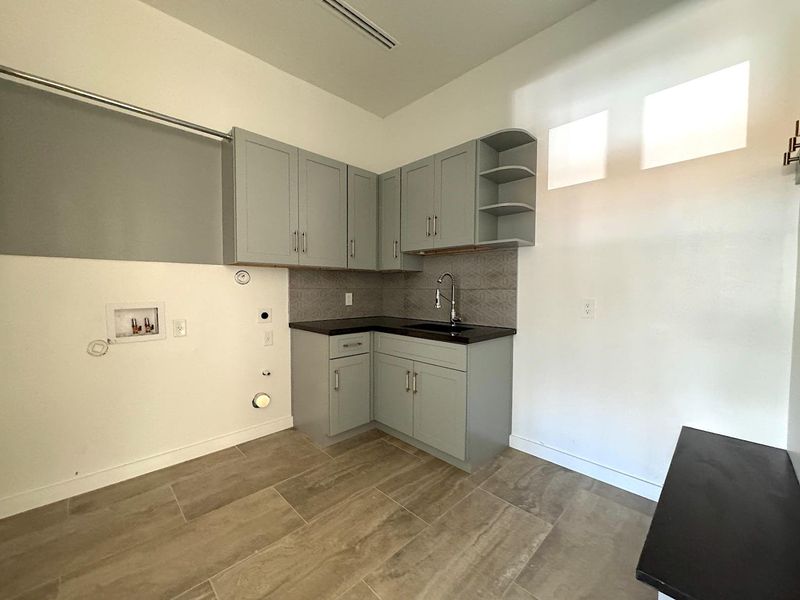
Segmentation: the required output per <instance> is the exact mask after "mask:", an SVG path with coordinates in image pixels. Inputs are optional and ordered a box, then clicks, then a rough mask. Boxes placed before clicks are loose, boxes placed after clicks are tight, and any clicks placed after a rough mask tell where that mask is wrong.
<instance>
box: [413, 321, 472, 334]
mask: <svg viewBox="0 0 800 600" xmlns="http://www.w3.org/2000/svg"><path fill="white" fill-rule="evenodd" d="M404 327H405V328H406V329H420V330H422V331H436V332H437V333H449V334H451V335H455V334H456V333H461V332H462V331H469V330H470V329H472V327H464V326H463V325H450V324H449V323H416V324H414V325H404Z"/></svg>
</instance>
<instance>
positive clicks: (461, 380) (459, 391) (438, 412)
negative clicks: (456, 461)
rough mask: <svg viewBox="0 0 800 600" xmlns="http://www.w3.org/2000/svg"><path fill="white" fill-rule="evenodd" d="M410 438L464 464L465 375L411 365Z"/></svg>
mask: <svg viewBox="0 0 800 600" xmlns="http://www.w3.org/2000/svg"><path fill="white" fill-rule="evenodd" d="M414 372H415V379H416V381H415V386H414V389H415V390H416V391H415V393H414V437H415V438H416V439H418V440H419V441H421V442H425V443H426V444H428V445H430V446H433V447H434V448H438V449H439V450H441V451H442V452H446V453H447V454H450V455H451V456H455V457H456V458H460V459H461V460H465V459H466V456H465V445H466V435H467V380H466V377H467V376H466V373H464V372H462V371H454V370H453V369H445V368H444V367H435V366H433V365H428V364H425V363H414Z"/></svg>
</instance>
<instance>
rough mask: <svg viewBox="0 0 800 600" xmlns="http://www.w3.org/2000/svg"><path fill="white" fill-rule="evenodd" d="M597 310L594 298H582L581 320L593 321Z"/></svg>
mask: <svg viewBox="0 0 800 600" xmlns="http://www.w3.org/2000/svg"><path fill="white" fill-rule="evenodd" d="M596 309H597V300H595V299H594V298H584V299H583V302H582V303H581V318H582V319H594V316H595V312H596Z"/></svg>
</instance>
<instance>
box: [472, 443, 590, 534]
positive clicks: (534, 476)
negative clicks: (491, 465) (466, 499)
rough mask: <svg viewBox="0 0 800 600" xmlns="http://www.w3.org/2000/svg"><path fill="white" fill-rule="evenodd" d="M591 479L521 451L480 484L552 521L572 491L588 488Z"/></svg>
mask: <svg viewBox="0 0 800 600" xmlns="http://www.w3.org/2000/svg"><path fill="white" fill-rule="evenodd" d="M592 481H593V480H592V479H591V478H589V477H586V476H585V475H581V474H580V473H576V472H575V471H570V470H569V469H565V468H564V467H560V466H558V465H555V464H553V463H550V462H547V461H544V460H541V459H539V458H536V457H535V456H529V455H527V454H522V453H520V454H519V455H517V456H515V457H514V459H513V460H510V461H509V463H508V464H507V465H506V466H504V467H503V468H501V469H500V470H499V471H497V472H496V473H495V474H494V475H492V476H491V477H490V478H489V479H487V480H486V481H485V482H484V483H483V484H482V485H481V487H482V488H483V489H485V490H488V491H489V492H491V493H492V494H494V495H495V496H498V497H500V498H502V499H503V500H506V501H508V502H510V503H511V504H513V505H515V506H519V507H520V508H523V509H525V510H527V511H528V512H529V513H531V514H533V515H536V516H538V517H540V518H542V519H544V520H545V521H547V522H548V523H555V522H556V520H557V519H558V517H559V516H561V513H562V512H564V508H566V506H567V504H568V503H569V501H570V500H571V499H572V498H573V496H574V495H575V493H576V492H577V491H578V490H581V489H588V488H589V487H591V485H592Z"/></svg>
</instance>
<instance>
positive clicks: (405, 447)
mask: <svg viewBox="0 0 800 600" xmlns="http://www.w3.org/2000/svg"><path fill="white" fill-rule="evenodd" d="M384 439H385V441H387V442H389V443H390V444H392V445H393V446H397V447H398V448H400V450H405V451H406V452H408V453H409V454H413V455H414V456H417V457H421V458H427V457H428V456H430V454H428V453H427V452H425V451H424V450H420V449H419V448H417V447H416V446H412V445H411V444H408V443H406V442H404V441H403V440H401V439H398V438H396V437H394V436H393V435H387V436H386V438H384Z"/></svg>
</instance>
